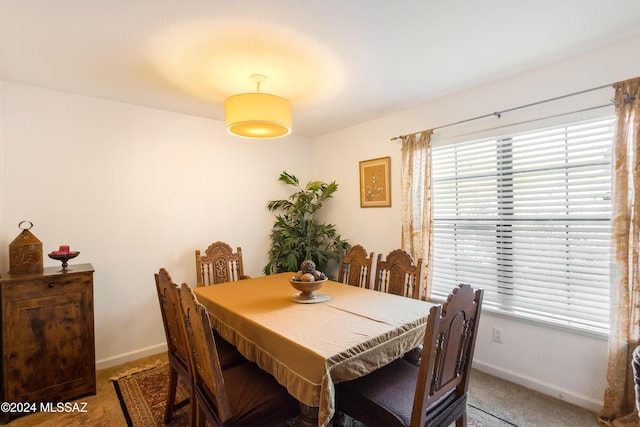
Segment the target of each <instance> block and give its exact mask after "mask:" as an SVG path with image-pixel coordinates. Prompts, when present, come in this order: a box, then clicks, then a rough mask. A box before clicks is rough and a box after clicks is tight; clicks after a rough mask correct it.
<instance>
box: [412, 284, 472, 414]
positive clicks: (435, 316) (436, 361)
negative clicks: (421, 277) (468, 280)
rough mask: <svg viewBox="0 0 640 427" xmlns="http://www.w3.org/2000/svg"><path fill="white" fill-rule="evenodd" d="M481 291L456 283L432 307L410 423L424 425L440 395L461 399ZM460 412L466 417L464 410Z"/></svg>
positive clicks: (441, 398)
mask: <svg viewBox="0 0 640 427" xmlns="http://www.w3.org/2000/svg"><path fill="white" fill-rule="evenodd" d="M483 294H484V291H483V290H482V289H478V290H475V291H474V290H473V289H472V288H471V286H469V285H459V286H458V287H457V288H455V289H454V290H453V292H452V293H451V294H450V295H449V297H448V299H447V302H445V303H444V304H443V305H440V304H438V305H436V306H434V307H432V308H431V310H430V312H429V318H428V320H427V330H426V332H425V338H424V344H423V352H422V361H421V363H420V368H419V370H418V382H417V386H416V394H415V396H414V400H413V411H412V415H411V425H412V426H414V425H415V426H418V425H419V426H423V425H425V419H426V417H427V416H428V415H429V413H430V412H432V407H434V406H436V405H439V404H440V403H441V402H442V401H443V397H445V396H447V397H449V396H450V395H455V396H456V399H455V400H456V401H462V400H464V399H463V398H464V397H465V395H466V393H467V389H468V386H469V375H470V373H471V362H472V359H473V353H474V350H475V344H476V337H477V332H478V325H479V320H480V312H481V308H482V297H483ZM452 399H453V398H452ZM459 399H460V400H459ZM465 407H466V405H465ZM462 415H463V416H464V418H465V419H466V411H464V412H463V414H462ZM464 425H466V424H464Z"/></svg>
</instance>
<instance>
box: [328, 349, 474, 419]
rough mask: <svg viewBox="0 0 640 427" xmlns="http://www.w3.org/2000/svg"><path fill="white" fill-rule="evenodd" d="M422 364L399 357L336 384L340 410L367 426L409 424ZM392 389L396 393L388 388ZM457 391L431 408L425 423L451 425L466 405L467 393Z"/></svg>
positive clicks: (444, 397)
mask: <svg viewBox="0 0 640 427" xmlns="http://www.w3.org/2000/svg"><path fill="white" fill-rule="evenodd" d="M419 369H420V368H419V366H416V365H415V364H413V363H411V362H409V361H407V360H405V359H398V360H395V361H393V362H391V363H390V364H388V365H387V366H384V367H382V368H380V369H377V370H375V371H373V372H372V373H370V374H368V375H366V376H364V377H362V378H359V379H358V380H356V381H348V382H345V383H342V384H338V385H337V387H336V396H337V400H338V402H339V403H340V405H339V408H338V409H339V410H341V411H343V412H345V413H347V414H349V415H351V416H352V417H354V418H355V419H357V420H359V421H361V422H363V423H364V424H365V425H366V426H367V427H409V426H410V425H411V418H410V417H411V412H412V409H413V399H414V395H415V392H416V384H417V381H418V370H419ZM390 389H393V391H394V392H393V393H389V390H390ZM457 400H458V401H457V402H456V394H455V392H454V391H452V392H450V393H449V394H447V395H445V396H443V397H442V398H441V399H439V400H438V401H437V402H435V403H434V404H433V405H432V406H431V407H430V409H429V413H428V414H427V419H426V424H425V426H434V427H437V426H448V425H450V424H451V423H453V422H454V421H455V420H456V418H457V417H458V416H459V413H460V411H461V410H464V408H465V407H466V401H467V396H466V394H465V395H464V396H461V397H459V398H458V399H457Z"/></svg>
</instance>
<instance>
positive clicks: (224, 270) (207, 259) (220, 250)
mask: <svg viewBox="0 0 640 427" xmlns="http://www.w3.org/2000/svg"><path fill="white" fill-rule="evenodd" d="M247 277H248V276H245V274H244V269H243V267H242V248H240V247H238V248H237V249H236V252H235V253H234V252H233V249H231V246H229V245H228V244H227V243H225V242H215V243H212V244H211V245H209V247H208V248H207V250H206V251H205V253H204V255H200V251H199V250H196V284H197V285H198V286H208V285H214V284H217V283H224V282H235V281H237V280H241V279H246V278H247Z"/></svg>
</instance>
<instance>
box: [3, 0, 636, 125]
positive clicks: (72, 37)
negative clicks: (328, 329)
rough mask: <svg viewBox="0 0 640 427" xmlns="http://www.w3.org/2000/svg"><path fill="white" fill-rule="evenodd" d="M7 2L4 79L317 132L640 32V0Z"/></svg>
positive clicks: (5, 8)
mask: <svg viewBox="0 0 640 427" xmlns="http://www.w3.org/2000/svg"><path fill="white" fill-rule="evenodd" d="M584 4H585V3H584V1H583V0H537V1H525V0H483V1H477V0H456V1H451V0H449V1H446V0H398V1H390V0H322V1H319V0H269V1H265V0H56V1H51V0H0V79H1V80H5V81H13V82H18V83H25V84H30V85H36V86H43V87H48V88H53V89H58V90H63V91H69V92H74V93H79V94H84V95H89V96H95V97H100V98H105V99H110V100H115V101H121V102H126V103H131V104H136V105H142V106H148V107H153V108H158V109H163V110H168V111H175V112H179V113H185V114H190V115H196V116H203V117H209V118H213V119H216V120H224V107H223V105H224V100H225V99H226V97H228V96H230V95H233V94H237V93H243V92H254V91H255V89H256V88H255V85H254V83H253V82H252V81H251V79H250V75H252V74H264V75H266V76H267V78H268V81H267V82H266V83H264V84H263V85H262V86H261V91H262V92H268V93H273V94H275V95H279V96H282V97H285V98H287V99H289V100H290V101H291V104H292V108H293V120H294V122H293V127H294V129H293V133H294V134H296V135H300V136H305V137H314V136H318V135H322V134H325V133H328V132H331V131H334V130H338V129H341V128H344V127H347V126H350V125H353V124H356V123H360V122H363V121H366V120H370V119H373V118H376V117H380V116H383V115H386V114H389V113H392V112H396V111H398V110H401V109H404V108H408V107H411V106H413V105H416V104H419V103H421V102H426V101H428V100H430V99H432V98H435V97H438V96H442V95H445V94H447V93H452V92H455V91H459V90H461V89H465V88H469V87H473V86H476V85H479V84H483V83H487V82H490V81H493V80H497V79H500V78H504V77H507V76H510V75H513V74H516V73H519V72H522V71H525V70H527V69H531V68H534V67H538V66H540V65H543V64H546V63H549V62H552V61H556V60H559V59H561V58H564V57H567V56H571V55H574V54H577V53H580V52H583V51H586V50H589V49H592V48H595V47H598V46H601V45H604V44H607V43H610V42H613V41H615V40H618V39H622V38H626V37H629V36H631V35H635V34H638V33H640V25H638V22H640V2H639V1H637V0H608V1H606V2H605V1H597V2H596V1H593V2H589V5H588V7H586V6H584Z"/></svg>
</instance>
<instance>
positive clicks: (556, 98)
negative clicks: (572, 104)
mask: <svg viewBox="0 0 640 427" xmlns="http://www.w3.org/2000/svg"><path fill="white" fill-rule="evenodd" d="M610 86H611V84H608V85H602V86H597V87H592V88H591V89H585V90H581V91H579V92H573V93H569V94H567V95H561V96H556V97H555V98H549V99H545V100H543V101H537V102H532V103H530V104H525V105H520V106H518V107H513V108H508V109H506V110H502V111H495V112H493V113H490V114H484V115H482V116H476V117H472V118H470V119H465V120H460V121H458V122H453V123H447V124H446V125H440V126H436V127H434V128H431V129H425V130H421V131H418V132H413V133H409V134H406V135H400V136H394V137H393V138H391V141H395V140H396V139H402V138H404V137H405V136H409V135H415V134H417V133H421V132H427V131H434V130H436V129H442V128H446V127H449V126H455V125H459V124H462V123H467V122H472V121H474V120H480V119H486V118H487V117H493V116H495V117H497V118H500V117H502V115H503V114H504V113H510V112H512V111H516V110H521V109H523V108H528V107H533V106H536V105H540V104H544V103H547V102H552V101H557V100H559V99H564V98H569V97H572V96H576V95H582V94H583V93H587V92H593V91H595V90H600V89H604V88H606V87H610Z"/></svg>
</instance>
